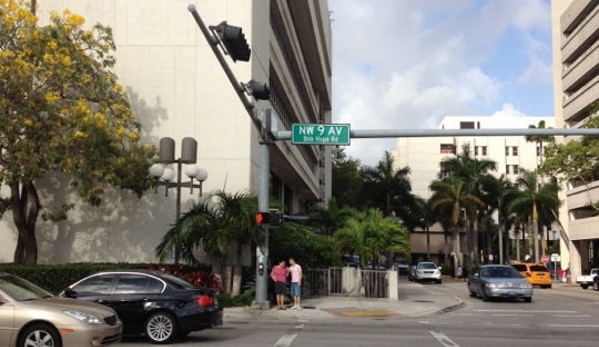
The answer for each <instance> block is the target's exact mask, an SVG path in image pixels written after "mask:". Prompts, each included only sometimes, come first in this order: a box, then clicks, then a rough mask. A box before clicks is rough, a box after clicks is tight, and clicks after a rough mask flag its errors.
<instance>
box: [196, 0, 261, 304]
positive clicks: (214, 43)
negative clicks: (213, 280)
mask: <svg viewBox="0 0 599 347" xmlns="http://www.w3.org/2000/svg"><path fill="white" fill-rule="evenodd" d="M187 10H188V11H189V12H190V13H191V15H192V16H193V18H194V19H195V21H196V23H197V24H198V27H199V28H200V30H201V31H202V34H204V37H205V38H206V41H208V44H209V45H210V47H211V48H212V52H213V53H214V55H215V56H216V58H217V60H218V62H219V63H220V65H221V67H222V68H223V70H224V71H225V74H226V75H227V78H228V79H229V82H231V86H233V89H234V90H235V92H236V93H237V96H238V97H239V99H240V100H241V102H242V103H243V106H244V108H245V110H246V111H247V114H248V115H249V116H250V119H251V120H252V122H253V123H254V126H256V129H258V131H259V133H260V135H261V136H262V134H263V132H262V122H261V121H260V119H259V118H258V116H257V115H256V112H255V106H254V103H253V102H252V101H250V100H249V99H248V97H247V96H246V94H245V92H246V90H245V89H244V88H243V87H242V84H241V83H240V82H239V80H238V79H237V78H236V77H235V74H234V73H233V71H232V70H231V68H230V67H229V65H228V64H227V61H226V60H225V57H224V55H223V53H222V52H221V51H220V50H219V49H218V46H219V40H218V38H216V37H214V35H212V33H211V32H210V30H209V29H208V27H206V25H205V24H204V21H203V20H202V18H201V17H200V14H199V13H198V11H197V10H196V7H195V5H193V4H190V5H189V6H188V7H187ZM239 33H241V30H240V31H239ZM231 54H233V52H231ZM232 58H233V60H236V58H235V57H232ZM248 59H249V53H248ZM242 60H243V59H242ZM250 82H252V81H250ZM254 84H255V85H257V83H256V82H255V81H254ZM262 92H264V91H262ZM258 98H263V97H260V96H258ZM269 143H270V141H264V140H261V141H260V154H261V158H262V162H261V165H260V181H259V182H260V188H259V194H258V210H259V211H260V212H269V196H270V194H269V191H268V189H269V181H270V151H269V148H268V144H269ZM262 229H263V230H264V243H263V244H262V245H257V246H256V294H255V299H254V302H253V303H252V307H254V308H259V309H269V308H270V301H269V300H268V298H267V294H268V293H267V292H268V277H269V272H268V267H269V262H268V239H269V235H268V234H269V224H264V225H262Z"/></svg>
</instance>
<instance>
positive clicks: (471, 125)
mask: <svg viewBox="0 0 599 347" xmlns="http://www.w3.org/2000/svg"><path fill="white" fill-rule="evenodd" d="M460 129H474V122H460Z"/></svg>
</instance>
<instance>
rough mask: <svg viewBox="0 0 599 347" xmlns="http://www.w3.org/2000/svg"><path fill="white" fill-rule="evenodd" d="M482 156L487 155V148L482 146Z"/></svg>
mask: <svg viewBox="0 0 599 347" xmlns="http://www.w3.org/2000/svg"><path fill="white" fill-rule="evenodd" d="M483 155H487V146H483Z"/></svg>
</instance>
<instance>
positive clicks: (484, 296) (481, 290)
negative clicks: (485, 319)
mask: <svg viewBox="0 0 599 347" xmlns="http://www.w3.org/2000/svg"><path fill="white" fill-rule="evenodd" d="M480 293H481V294H480V295H481V298H482V299H483V301H485V302H486V301H489V296H488V295H487V292H486V291H485V288H484V287H483V288H481V289H480Z"/></svg>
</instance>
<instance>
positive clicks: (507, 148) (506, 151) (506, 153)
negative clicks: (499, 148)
mask: <svg viewBox="0 0 599 347" xmlns="http://www.w3.org/2000/svg"><path fill="white" fill-rule="evenodd" d="M509 155H510V148H509V147H508V146H505V156H506V157H508V156H509Z"/></svg>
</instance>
